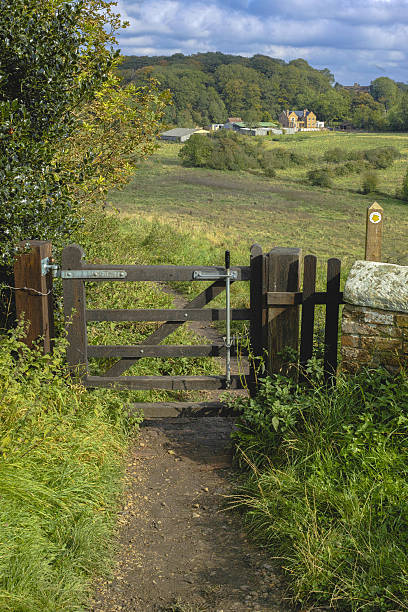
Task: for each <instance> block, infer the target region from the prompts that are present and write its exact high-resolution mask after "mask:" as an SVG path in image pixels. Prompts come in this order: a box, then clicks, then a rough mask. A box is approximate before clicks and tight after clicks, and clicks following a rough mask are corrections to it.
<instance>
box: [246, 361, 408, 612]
mask: <svg viewBox="0 0 408 612" xmlns="http://www.w3.org/2000/svg"><path fill="white" fill-rule="evenodd" d="M241 408H243V414H242V418H241V420H240V423H239V426H238V430H237V432H236V434H235V442H236V445H237V457H238V460H239V462H240V463H241V466H242V467H243V469H244V470H246V471H247V477H246V481H245V483H244V484H243V485H242V488H241V490H240V492H239V494H238V495H237V497H236V499H235V501H234V504H235V505H237V506H239V507H240V508H242V509H243V510H244V517H245V522H246V524H247V526H248V529H249V530H250V532H251V533H252V534H253V536H254V537H255V539H257V540H258V541H259V542H261V543H263V544H265V545H266V546H267V547H269V548H270V551H271V555H273V556H274V557H277V558H278V559H279V560H280V561H281V563H282V566H283V568H284V569H285V571H286V573H287V575H288V578H289V580H290V583H291V588H292V592H293V597H294V600H295V601H297V602H299V603H301V604H302V606H313V607H314V606H316V605H317V606H318V605H329V606H330V607H331V608H333V609H336V610H341V611H353V612H357V611H358V610H366V611H372V612H374V611H376V612H378V611H384V612H385V611H387V612H390V611H391V610H392V611H402V610H407V609H408V604H407V602H408V572H407V567H408V484H407V475H408V459H407V450H408V378H407V375H406V374H404V373H401V374H400V375H399V376H398V377H397V378H393V377H391V376H390V375H389V374H387V372H385V371H381V370H377V371H370V370H366V371H364V372H363V373H361V374H360V375H358V376H354V377H344V378H342V377H341V378H340V379H339V381H338V386H337V388H336V389H330V390H328V389H327V388H325V387H324V386H323V385H321V384H320V383H319V378H317V380H315V382H314V384H313V386H312V389H310V388H307V389H306V388H302V387H300V386H299V385H296V383H294V382H293V381H291V380H288V379H284V378H282V377H275V378H273V379H267V380H266V381H265V383H264V385H263V386H262V388H261V390H260V393H259V395H258V397H257V398H256V399H255V400H250V401H249V402H246V403H245V402H243V404H242V406H241Z"/></svg>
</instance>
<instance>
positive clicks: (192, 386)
mask: <svg viewBox="0 0 408 612" xmlns="http://www.w3.org/2000/svg"><path fill="white" fill-rule="evenodd" d="M82 382H83V384H84V386H85V387H126V388H127V389H134V390H138V391H142V390H147V389H167V390H168V391H197V390H200V389H206V390H222V389H227V388H229V389H243V388H245V387H246V384H245V382H244V380H243V377H241V376H240V375H238V374H231V384H230V386H229V387H227V381H226V377H225V376H119V377H116V376H112V377H109V376H86V377H85V378H84V379H83V381H82Z"/></svg>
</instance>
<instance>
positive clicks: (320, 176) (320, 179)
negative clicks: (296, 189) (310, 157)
mask: <svg viewBox="0 0 408 612" xmlns="http://www.w3.org/2000/svg"><path fill="white" fill-rule="evenodd" d="M307 180H308V181H309V183H310V184H311V185H317V186H318V187H331V186H332V184H333V183H332V180H331V172H330V169H329V168H318V169H317V170H310V171H309V172H308V173H307Z"/></svg>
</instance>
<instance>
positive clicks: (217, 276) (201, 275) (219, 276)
mask: <svg viewBox="0 0 408 612" xmlns="http://www.w3.org/2000/svg"><path fill="white" fill-rule="evenodd" d="M227 277H228V278H230V279H231V280H237V278H238V272H236V271H230V273H229V274H226V273H225V272H202V271H201V270H195V271H194V272H193V279H194V280H208V281H210V280H224V279H226V278H227Z"/></svg>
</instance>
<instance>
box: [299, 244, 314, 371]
mask: <svg viewBox="0 0 408 612" xmlns="http://www.w3.org/2000/svg"><path fill="white" fill-rule="evenodd" d="M316 267H317V257H316V256H315V255H306V256H305V258H304V264H303V270H304V272H303V306H302V324H301V332H300V365H301V366H305V365H306V363H307V361H308V360H309V359H310V358H311V356H312V354H313V334H314V318H315V305H316V302H315V300H314V299H313V297H314V293H315V288H316Z"/></svg>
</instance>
